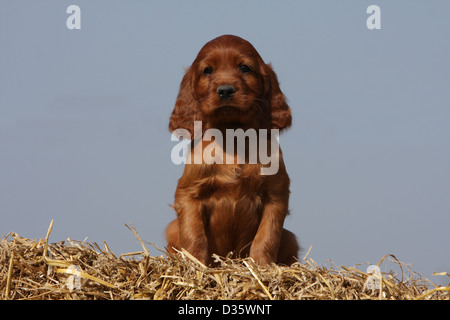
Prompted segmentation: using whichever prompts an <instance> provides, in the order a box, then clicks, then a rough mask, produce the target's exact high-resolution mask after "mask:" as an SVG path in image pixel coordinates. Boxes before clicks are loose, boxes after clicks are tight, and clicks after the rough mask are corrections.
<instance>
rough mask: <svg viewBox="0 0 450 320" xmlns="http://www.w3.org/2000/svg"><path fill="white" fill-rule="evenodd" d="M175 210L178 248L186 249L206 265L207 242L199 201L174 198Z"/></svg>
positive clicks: (207, 260)
mask: <svg viewBox="0 0 450 320" xmlns="http://www.w3.org/2000/svg"><path fill="white" fill-rule="evenodd" d="M177 191H178V190H177ZM177 193H178V192H177ZM175 210H176V212H177V215H178V227H179V230H178V232H179V245H180V248H184V249H186V250H187V251H188V252H189V253H190V254H192V255H193V256H194V257H196V258H197V259H198V260H200V261H201V262H202V263H203V264H205V265H208V262H209V256H208V240H207V238H206V234H205V226H204V222H203V212H202V203H201V201H199V200H196V199H193V198H191V197H186V196H178V197H177V196H176V197H175Z"/></svg>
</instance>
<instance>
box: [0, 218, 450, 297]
mask: <svg viewBox="0 0 450 320" xmlns="http://www.w3.org/2000/svg"><path fill="white" fill-rule="evenodd" d="M52 228H53V220H52V222H51V223H50V226H49V228H48V231H47V233H46V236H45V238H44V239H38V240H35V239H29V238H25V237H21V236H19V235H17V234H16V233H14V232H10V233H9V234H8V235H6V236H5V237H3V238H0V239H1V240H0V299H11V300H45V299H58V300H75V299H81V300H97V299H102V300H133V299H155V300H156V299H163V300H185V299H191V300H200V299H202V300H222V299H231V300H242V299H244V300H253V299H258V300H261V299H263V300H272V299H273V300H301V299H303V300H322V299H326V300H328V299H336V300H379V299H380V300H414V299H417V300H449V299H450V286H449V284H448V279H449V274H448V273H447V272H438V273H435V275H437V276H441V277H442V278H440V279H442V281H447V283H444V284H439V285H436V284H434V283H432V282H431V281H429V280H427V279H425V278H422V277H421V276H420V275H418V274H417V273H415V272H414V271H413V270H411V268H410V266H408V265H407V264H405V263H402V262H401V261H400V260H399V259H397V257H396V256H394V255H392V254H387V255H385V256H383V257H382V258H381V260H379V262H378V264H377V265H378V266H379V267H380V270H382V272H381V275H379V276H378V279H379V280H380V285H379V286H377V288H376V289H370V290H369V289H367V287H366V286H365V283H366V281H367V279H368V278H369V277H370V276H373V274H367V273H366V272H364V270H366V267H367V265H369V263H367V264H361V265H356V266H341V267H337V266H336V265H334V264H333V263H332V262H330V263H327V265H320V264H318V263H317V262H316V261H314V260H313V259H312V258H311V256H312V254H313V250H312V247H310V248H309V250H308V252H307V253H306V254H305V256H304V257H303V259H301V260H300V261H298V262H296V263H294V264H292V265H291V266H279V265H275V264H272V265H264V266H262V265H258V264H256V263H255V262H254V261H253V260H252V259H251V258H244V259H231V258H230V257H220V256H217V255H213V258H214V260H215V265H217V266H216V267H214V268H213V267H209V266H206V265H204V264H203V263H202V262H200V261H199V260H198V259H197V258H196V257H195V256H193V255H192V254H191V253H189V252H188V251H186V250H184V249H181V250H179V252H178V253H176V254H169V253H167V252H163V255H161V256H159V257H153V256H151V255H150V254H149V250H148V249H147V248H146V244H148V242H145V241H144V240H142V239H141V237H140V236H139V234H138V232H137V231H136V229H135V228H134V227H132V226H128V225H127V228H129V229H130V231H131V232H132V233H133V234H134V236H135V237H136V239H137V240H138V241H139V243H140V244H141V246H142V251H137V252H131V253H128V254H122V255H115V254H114V253H113V252H112V251H111V249H110V247H109V246H108V245H107V243H106V242H104V243H103V244H104V246H103V249H102V248H100V247H99V246H98V245H97V244H96V243H88V242H87V241H86V240H84V241H76V240H72V239H69V238H68V239H67V240H65V241H59V242H55V243H50V242H49V238H50V233H51V231H52ZM160 250H161V249H160ZM393 270H397V271H393Z"/></svg>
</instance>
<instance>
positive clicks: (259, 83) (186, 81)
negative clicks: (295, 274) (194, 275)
mask: <svg viewBox="0 0 450 320" xmlns="http://www.w3.org/2000/svg"><path fill="white" fill-rule="evenodd" d="M194 121H201V125H202V126H201V128H202V129H201V132H200V133H199V134H198V132H197V134H198V135H197V137H196V138H197V140H194V139H192V141H191V149H190V154H189V156H188V157H187V162H186V165H185V169H184V173H183V175H182V177H181V178H180V179H179V181H178V186H177V189H176V192H175V202H174V208H175V211H176V213H177V219H175V220H174V221H172V222H171V223H170V224H169V226H168V227H167V229H166V239H167V248H168V250H169V252H175V251H174V250H173V248H176V249H178V250H180V249H181V248H184V249H186V250H187V251H189V252H190V253H191V254H192V255H194V256H195V257H196V258H197V259H199V260H200V261H201V262H203V263H204V264H205V265H209V264H211V262H212V261H211V259H212V258H211V255H212V254H213V253H216V254H218V255H220V256H226V255H227V254H229V253H230V252H232V253H233V255H234V256H235V257H246V256H250V257H251V258H253V259H254V260H255V261H256V262H257V263H259V264H270V263H279V264H286V265H290V264H292V263H293V262H295V261H296V259H297V254H298V250H299V245H298V243H297V240H296V237H295V235H294V234H293V233H291V232H289V231H287V230H285V229H284V228H283V223H284V219H285V217H286V215H288V213H289V176H288V174H287V172H286V169H285V166H284V163H283V158H282V154H281V150H272V149H273V147H272V148H271V147H270V145H269V147H268V148H267V149H268V150H269V153H270V152H275V153H276V154H277V158H276V160H277V161H278V164H277V166H278V170H277V171H276V173H274V174H264V175H263V174H261V168H263V167H267V165H266V164H263V163H262V162H261V161H260V157H259V156H258V160H257V161H256V163H252V162H251V161H249V159H250V158H251V156H252V154H251V151H252V150H253V152H255V151H254V150H255V149H254V148H252V146H250V145H246V146H245V151H246V153H245V157H244V158H242V157H241V158H240V159H239V154H238V152H237V150H238V147H237V146H236V143H237V142H236V141H235V139H234V137H233V139H232V141H231V145H232V146H233V147H235V148H229V147H228V144H229V143H230V138H228V137H227V134H226V132H227V129H232V130H238V129H241V132H242V130H244V131H245V132H247V130H249V129H254V130H255V131H256V133H257V141H258V143H257V144H258V146H259V147H258V148H256V150H257V152H259V150H260V143H259V142H260V140H262V141H263V142H268V141H269V140H270V139H271V138H273V137H272V136H271V135H270V133H271V132H272V131H275V130H271V129H278V130H280V131H281V130H283V129H285V128H288V127H289V126H290V125H291V122H292V118H291V111H290V109H289V106H288V105H287V103H286V101H285V97H284V95H283V93H282V92H281V90H280V87H279V84H278V80H277V76H276V74H275V73H274V71H273V70H272V68H271V66H270V64H266V63H264V61H263V60H262V58H261V57H260V55H259V54H258V52H257V51H256V50H255V48H254V47H253V46H252V45H251V44H250V43H249V42H248V41H246V40H244V39H242V38H239V37H237V36H232V35H224V36H220V37H218V38H216V39H213V40H212V41H210V42H208V43H207V44H206V45H205V46H204V47H203V48H202V49H201V50H200V52H199V53H198V55H197V58H196V59H195V60H194V62H193V64H192V65H191V67H189V69H187V71H186V74H185V75H184V77H183V80H182V81H181V86H180V91H179V94H178V97H177V100H176V103H175V107H174V109H173V112H172V115H171V117H170V123H169V130H170V131H171V132H174V131H175V130H176V129H184V130H185V132H188V133H189V134H190V136H191V137H192V136H193V137H194V138H195V134H196V132H194ZM212 128H214V129H216V130H218V131H219V133H222V137H223V139H225V140H224V141H223V143H221V144H218V143H217V141H216V140H217V134H216V135H214V138H215V139H213V138H212V137H210V138H209V139H206V138H205V137H204V136H203V138H202V134H205V130H207V129H212ZM261 129H266V131H265V132H268V134H267V135H266V136H264V137H263V136H262V135H261V134H260V132H262V131H261ZM266 137H267V138H266ZM198 138H200V139H198ZM227 139H228V140H227ZM199 140H200V142H199ZM202 140H203V141H202ZM212 146H213V147H216V148H215V156H217V155H218V154H219V153H220V152H223V156H224V157H223V159H225V157H228V158H227V159H232V160H234V161H232V162H233V163H229V161H226V163H225V160H224V161H223V163H211V161H208V152H204V151H206V149H207V148H209V149H208V150H211V147H212ZM223 146H227V147H226V148H225V147H223ZM276 146H277V148H276V149H278V144H277V145H276ZM221 148H223V149H221ZM197 151H200V154H202V152H203V156H202V159H201V160H200V161H192V160H193V159H194V153H195V152H197ZM205 153H206V156H205ZM210 154H211V155H212V153H210ZM230 157H231V158H230ZM209 160H211V157H209ZM239 160H240V161H239Z"/></svg>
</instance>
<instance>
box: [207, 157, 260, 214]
mask: <svg viewBox="0 0 450 320" xmlns="http://www.w3.org/2000/svg"><path fill="white" fill-rule="evenodd" d="M205 183H206V184H207V185H208V187H207V188H206V189H207V190H205V191H206V192H205V193H204V197H203V205H204V209H205V210H206V211H207V212H208V213H209V214H213V213H214V212H216V213H217V212H220V213H221V214H228V215H232V216H234V215H235V214H240V213H241V212H244V211H245V212H254V213H256V212H258V211H259V210H260V209H261V207H262V205H263V203H264V198H265V196H264V195H265V184H264V177H263V176H261V175H260V174H259V166H258V165H248V164H245V165H220V166H218V168H217V170H216V172H215V174H214V175H212V176H210V177H209V178H208V179H206V181H205Z"/></svg>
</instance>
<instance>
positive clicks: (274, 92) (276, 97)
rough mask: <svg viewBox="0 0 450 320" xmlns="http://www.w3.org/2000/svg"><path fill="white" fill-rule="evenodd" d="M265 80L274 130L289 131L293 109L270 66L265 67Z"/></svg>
mask: <svg viewBox="0 0 450 320" xmlns="http://www.w3.org/2000/svg"><path fill="white" fill-rule="evenodd" d="M264 69H265V70H264V71H265V79H266V82H267V83H266V84H265V85H266V90H267V94H268V100H269V101H270V104H271V111H270V115H271V118H272V129H279V130H280V131H282V130H284V129H287V128H289V127H290V126H291V124H292V116H291V109H290V108H289V106H288V104H287V103H286V98H285V96H284V94H283V92H281V89H280V85H279V83H278V77H277V75H276V73H275V72H274V71H273V69H272V66H271V65H270V64H266V65H265V68H264Z"/></svg>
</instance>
